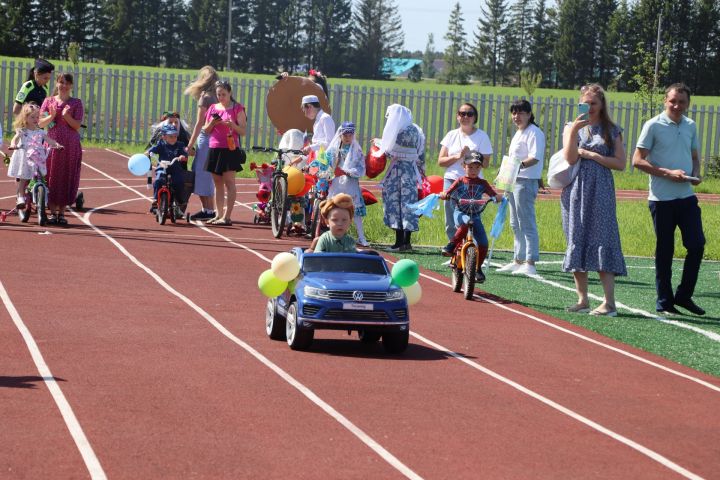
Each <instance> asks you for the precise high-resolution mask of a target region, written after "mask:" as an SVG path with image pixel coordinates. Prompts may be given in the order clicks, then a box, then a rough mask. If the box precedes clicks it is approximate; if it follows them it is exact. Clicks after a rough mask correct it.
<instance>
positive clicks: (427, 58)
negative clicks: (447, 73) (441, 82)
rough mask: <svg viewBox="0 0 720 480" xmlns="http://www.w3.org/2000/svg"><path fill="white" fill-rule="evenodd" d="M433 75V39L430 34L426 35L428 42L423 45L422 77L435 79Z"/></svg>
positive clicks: (434, 71)
mask: <svg viewBox="0 0 720 480" xmlns="http://www.w3.org/2000/svg"><path fill="white" fill-rule="evenodd" d="M435 73H436V70H435V39H434V38H433V34H432V33H428V41H427V44H425V53H423V63H422V76H423V77H425V78H435Z"/></svg>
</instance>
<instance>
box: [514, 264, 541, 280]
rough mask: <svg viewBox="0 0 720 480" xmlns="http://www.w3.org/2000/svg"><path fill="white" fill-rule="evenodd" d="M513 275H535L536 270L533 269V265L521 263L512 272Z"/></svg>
mask: <svg viewBox="0 0 720 480" xmlns="http://www.w3.org/2000/svg"><path fill="white" fill-rule="evenodd" d="M512 274H513V275H527V276H528V277H534V276H536V275H537V270H536V269H535V265H530V264H529V263H523V264H522V265H520V268H518V269H516V270H515V271H513V272H512Z"/></svg>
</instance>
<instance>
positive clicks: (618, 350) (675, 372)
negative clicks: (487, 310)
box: [386, 259, 720, 392]
mask: <svg viewBox="0 0 720 480" xmlns="http://www.w3.org/2000/svg"><path fill="white" fill-rule="evenodd" d="M386 260H387V261H388V262H390V263H393V262H392V261H390V260H388V259H386ZM420 276H421V277H423V278H427V279H428V280H431V281H433V282H435V283H439V284H440V285H445V286H447V287H449V288H452V285H451V284H450V283H448V282H446V281H444V280H440V279H437V278H435V277H431V276H429V275H427V274H425V273H421V274H420ZM573 291H574V290H573ZM474 296H475V298H477V299H479V300H482V301H484V302H487V303H489V304H491V305H493V306H496V307H498V308H501V309H503V310H506V311H508V312H512V313H514V314H516V315H521V316H523V317H525V318H528V319H530V320H533V321H535V322H538V323H541V324H543V325H546V326H548V327H550V328H554V329H555V330H558V331H560V332H563V333H567V334H568V335H572V336H574V337H576V338H579V339H581V340H584V341H586V342H590V343H592V344H594V345H597V346H599V347H602V348H606V349H608V350H612V351H613V352H616V353H619V354H620V355H624V356H626V357H628V358H632V359H633V360H637V361H638V362H642V363H644V364H646V365H649V366H651V367H655V368H659V369H660V370H663V371H665V372H668V373H671V374H673V375H677V376H678V377H681V378H684V379H686V380H690V381H691V382H695V383H697V384H699V385H702V386H704V387H707V388H709V389H710V390H714V391H716V392H720V386H717V385H714V384H712V383H709V382H706V381H705V380H703V379H701V378H697V377H693V376H692V375H688V374H686V373H683V372H681V371H679V370H675V369H673V368H670V367H666V366H664V365H661V364H659V363H656V362H653V361H652V360H648V359H646V358H643V357H641V356H639V355H635V354H634V353H631V352H628V351H627V350H623V349H621V348H618V347H615V346H613V345H609V344H607V343H603V342H601V341H599V340H595V339H594V338H590V337H588V336H586V335H583V334H582V333H578V332H574V331H572V330H569V329H567V328H565V327H561V326H560V325H555V324H554V323H552V322H549V321H547V320H543V319H542V318H539V317H536V316H535V315H532V314H529V313H526V312H523V311H520V310H517V309H515V308H512V307H510V306H508V305H504V304H502V303H499V302H496V301H494V300H491V299H489V298H486V297H483V296H482V295H480V294H477V293H476V294H474ZM410 333H411V334H412V333H413V332H410Z"/></svg>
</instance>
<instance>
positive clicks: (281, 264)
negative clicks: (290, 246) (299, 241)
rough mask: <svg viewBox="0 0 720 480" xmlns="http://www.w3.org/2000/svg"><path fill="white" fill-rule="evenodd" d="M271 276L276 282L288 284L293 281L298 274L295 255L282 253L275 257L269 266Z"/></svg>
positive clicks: (298, 264)
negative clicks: (280, 281)
mask: <svg viewBox="0 0 720 480" xmlns="http://www.w3.org/2000/svg"><path fill="white" fill-rule="evenodd" d="M270 270H272V272H273V275H275V277H276V278H277V279H278V280H282V281H283V282H289V281H291V280H294V279H295V277H297V276H298V273H300V263H299V262H298V260H297V258H296V257H295V255H293V254H292V253H290V252H282V253H278V254H277V255H275V258H273V261H272V263H271V265H270Z"/></svg>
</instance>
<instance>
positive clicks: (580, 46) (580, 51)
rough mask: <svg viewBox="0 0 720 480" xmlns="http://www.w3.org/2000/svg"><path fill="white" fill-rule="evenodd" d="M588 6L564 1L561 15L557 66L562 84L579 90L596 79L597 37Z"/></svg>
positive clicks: (583, 1)
mask: <svg viewBox="0 0 720 480" xmlns="http://www.w3.org/2000/svg"><path fill="white" fill-rule="evenodd" d="M587 22H588V6H587V2H586V1H585V0H563V2H562V3H561V4H560V10H559V15H558V28H557V42H556V44H555V55H554V56H555V62H556V64H557V75H558V79H557V80H558V84H559V85H560V86H562V87H565V88H575V87H577V86H578V85H580V84H582V83H587V82H589V81H592V80H593V79H595V75H594V66H595V59H596V52H595V49H596V41H595V40H596V34H595V28H594V26H595V25H596V24H597V23H599V22H594V23H593V28H588V25H587Z"/></svg>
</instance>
